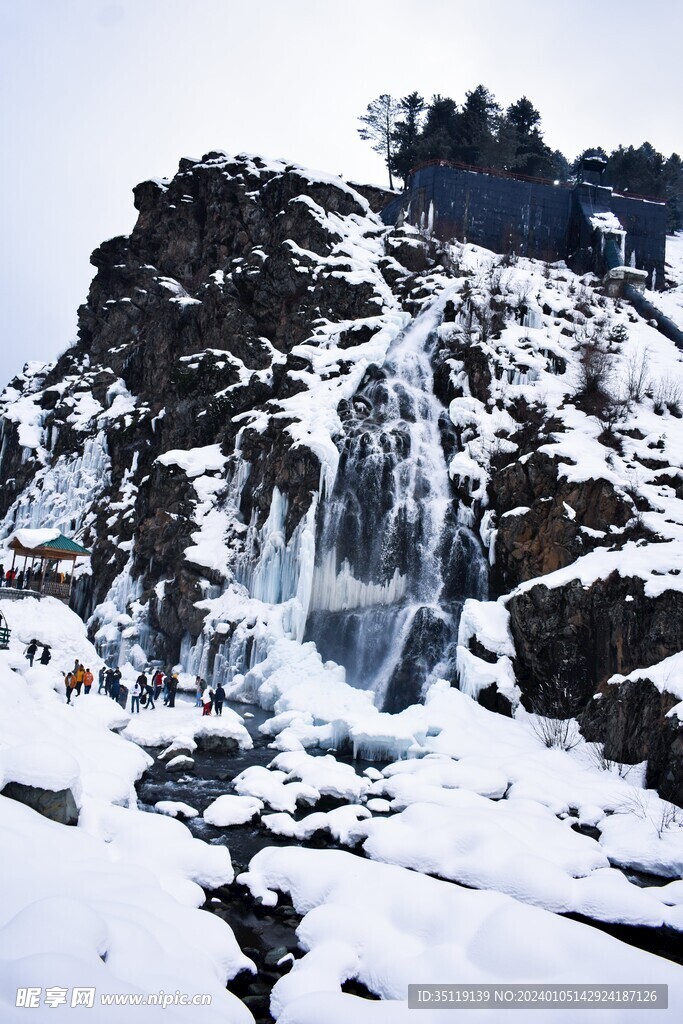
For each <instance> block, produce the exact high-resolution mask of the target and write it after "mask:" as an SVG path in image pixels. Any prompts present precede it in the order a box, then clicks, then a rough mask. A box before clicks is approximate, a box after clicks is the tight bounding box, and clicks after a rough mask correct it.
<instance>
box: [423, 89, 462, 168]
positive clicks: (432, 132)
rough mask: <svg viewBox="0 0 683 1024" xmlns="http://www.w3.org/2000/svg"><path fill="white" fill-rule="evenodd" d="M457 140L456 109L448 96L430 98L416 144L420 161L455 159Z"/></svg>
mask: <svg viewBox="0 0 683 1024" xmlns="http://www.w3.org/2000/svg"><path fill="white" fill-rule="evenodd" d="M457 138H458V108H457V106H456V104H455V103H454V101H453V100H452V99H449V97H448V96H440V95H439V94H438V93H437V94H436V95H435V96H432V99H431V102H430V104H429V107H428V108H427V116H426V117H425V121H424V127H423V129H422V133H421V135H420V138H419V140H418V143H417V156H418V158H419V159H420V160H433V159H435V158H438V157H442V158H443V159H446V160H447V159H449V158H450V159H455V147H456V144H457Z"/></svg>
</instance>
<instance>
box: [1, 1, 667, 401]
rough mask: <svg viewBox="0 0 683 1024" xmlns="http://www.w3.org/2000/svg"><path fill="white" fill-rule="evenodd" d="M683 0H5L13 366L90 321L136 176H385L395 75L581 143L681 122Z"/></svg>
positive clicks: (401, 86)
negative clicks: (366, 121)
mask: <svg viewBox="0 0 683 1024" xmlns="http://www.w3.org/2000/svg"><path fill="white" fill-rule="evenodd" d="M682 12H683V4H681V3H680V2H679V0H650V2H649V3H647V4H643V3H642V2H640V0H638V2H636V0H572V2H571V3H570V2H568V0H514V2H508V0H343V2H342V0H258V2H254V3H249V2H248V0H0V83H1V86H0V87H1V89H2V93H1V95H2V104H1V105H0V119H1V120H0V133H1V134H0V139H1V142H2V152H3V153H4V156H3V158H2V160H1V161H0V203H1V212H2V225H3V228H2V246H1V248H0V261H1V266H0V271H1V272H0V290H1V293H0V309H1V310H2V320H1V325H2V326H1V329H0V330H1V333H0V354H1V355H2V363H1V364H0V365H1V370H2V372H0V386H1V385H2V384H4V382H5V381H7V380H8V379H9V378H10V377H11V376H12V374H13V373H15V372H16V371H17V370H19V369H20V368H21V366H22V364H23V362H24V361H25V360H27V359H50V358H54V357H55V356H56V355H57V354H58V353H59V352H60V351H63V349H64V348H65V347H66V346H67V345H68V344H69V342H70V341H71V340H72V339H73V338H74V337H75V329H76V309H77V307H78V305H79V304H80V303H81V302H83V301H84V300H85V297H86V294H87V289H88V284H89V281H90V279H91V278H92V276H93V274H94V268H92V267H91V266H90V264H89V262H88V260H89V255H90V252H91V251H92V250H93V249H94V248H95V247H96V246H97V245H98V244H99V243H100V241H102V240H103V239H105V238H108V237H111V236H112V235H115V234H125V233H128V232H129V231H130V230H131V228H132V226H133V223H134V219H135V210H134V208H133V203H132V195H131V191H130V190H131V188H132V187H133V186H134V185H135V184H136V183H137V182H139V181H142V180H144V179H145V178H149V177H158V176H171V175H172V174H173V173H174V171H175V170H176V168H177V164H178V159H179V158H180V157H181V156H197V157H198V156H201V155H202V153H205V152H207V151H208V150H210V149H225V150H227V151H228V152H233V153H238V152H240V151H248V152H257V153H258V152H261V153H264V154H266V155H269V156H284V157H287V158H289V159H291V160H294V161H297V162H299V163H303V164H306V165H309V166H311V167H314V168H318V169H324V170H328V171H332V172H336V173H341V174H343V175H344V176H345V177H347V178H356V179H358V180H366V181H368V180H369V181H378V182H381V183H383V182H384V181H385V172H384V168H383V166H382V163H381V159H380V157H379V156H377V155H375V154H374V153H373V152H372V150H371V149H370V147H369V144H368V143H364V142H361V141H360V139H359V138H358V135H357V132H356V128H357V121H356V118H357V117H358V115H359V114H361V113H363V112H364V110H365V107H366V105H367V103H368V102H369V101H370V100H372V99H373V98H375V97H376V96H377V95H379V94H380V93H382V92H389V93H392V94H393V95H395V96H397V97H400V96H403V95H406V94H407V93H409V92H411V91H412V90H413V89H416V90H417V91H418V92H420V93H421V94H422V95H423V96H425V97H426V98H429V97H430V96H431V95H432V94H433V93H437V92H440V93H442V94H444V95H448V96H451V97H453V99H455V100H456V101H460V100H461V99H463V98H464V95H465V92H466V91H467V90H468V89H472V88H474V87H475V86H476V85H477V84H479V83H480V82H481V83H483V84H484V85H486V86H487V87H488V88H489V89H491V91H492V92H493V93H494V94H495V95H496V97H497V99H498V100H499V102H501V103H502V104H503V105H507V104H509V103H511V102H513V101H514V100H516V99H518V98H519V97H520V96H521V95H523V94H526V95H527V96H528V97H529V98H530V99H531V101H532V102H533V103H534V104H535V105H536V107H537V108H538V109H539V110H540V112H541V114H542V117H543V127H544V129H545V137H546V141H547V142H548V144H549V145H550V146H552V147H553V148H558V149H561V150H562V151H563V152H564V153H565V155H567V156H568V157H570V158H572V157H573V156H575V155H576V154H577V153H578V152H579V151H580V150H581V149H583V148H585V147H586V146H589V145H598V144H601V145H603V146H604V147H605V148H606V149H608V150H609V149H610V148H613V147H615V146H616V145H618V144H619V143H623V144H625V145H628V144H633V145H639V144H640V143H641V142H642V141H644V140H645V139H647V140H649V141H650V142H651V143H652V144H653V145H654V146H656V147H657V148H658V149H659V150H661V151H662V152H664V153H665V154H666V155H668V154H669V153H671V152H672V151H674V150H676V151H678V152H679V153H681V152H682V151H683V138H681V134H682V133H681V114H680V101H681V92H682V90H681V82H682V77H683V73H682V72H681V60H680V53H679V52H677V51H679V49H680V40H681V38H682V37H683V32H682V30H683V13H682Z"/></svg>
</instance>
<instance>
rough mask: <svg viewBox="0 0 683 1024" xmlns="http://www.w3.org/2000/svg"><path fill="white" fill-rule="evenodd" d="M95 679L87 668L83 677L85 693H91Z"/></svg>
mask: <svg viewBox="0 0 683 1024" xmlns="http://www.w3.org/2000/svg"><path fill="white" fill-rule="evenodd" d="M94 678H95V677H94V676H93V674H92V672H91V671H90V669H89V668H86V670H85V675H84V676H83V690H84V692H85V693H90V687H91V686H92V684H93V679H94Z"/></svg>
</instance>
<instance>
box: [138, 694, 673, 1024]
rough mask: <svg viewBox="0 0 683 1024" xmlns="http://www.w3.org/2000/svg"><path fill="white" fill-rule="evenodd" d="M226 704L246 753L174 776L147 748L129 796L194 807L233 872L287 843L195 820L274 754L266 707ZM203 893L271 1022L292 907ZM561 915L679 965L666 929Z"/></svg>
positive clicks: (244, 985)
mask: <svg viewBox="0 0 683 1024" xmlns="http://www.w3.org/2000/svg"><path fill="white" fill-rule="evenodd" d="M226 706H227V707H230V708H232V710H234V711H235V712H236V713H237V714H239V715H241V716H244V715H245V714H250V715H251V716H252V717H251V718H246V719H245V721H244V724H245V726H246V728H247V729H248V731H249V733H250V735H251V738H252V740H253V743H254V746H253V748H252V749H251V750H238V751H236V752H235V753H234V754H221V753H216V752H213V751H200V750H196V751H195V752H194V753H193V755H192V756H193V758H194V761H195V766H194V771H193V773H192V774H181V775H174V774H170V773H169V772H167V771H166V767H165V765H164V764H163V763H162V762H159V761H157V760H156V757H157V755H158V753H159V749H154V748H153V749H149V750H148V753H149V754H150V755H151V756H152V757H154V758H155V762H154V764H153V766H152V767H151V768H150V769H149V770H148V771H147V772H145V774H144V775H143V777H142V778H141V779H140V781H139V782H138V785H137V793H138V806H139V807H140V809H141V810H143V811H148V812H150V813H157V812H155V811H154V805H155V803H157V802H158V801H159V800H176V801H182V802H184V803H187V804H190V806H192V807H194V808H196V809H197V810H198V811H199V814H200V816H199V817H196V818H189V819H181V820H182V821H183V822H184V824H185V825H187V827H188V828H189V830H190V831H191V833H192V835H194V836H196V837H197V838H198V839H202V840H204V842H207V843H211V844H221V845H225V846H227V847H228V848H229V850H230V855H231V858H232V863H233V867H234V870H235V875H236V876H237V875H238V874H239V873H240V872H241V871H244V870H246V868H247V866H248V864H249V861H250V860H251V858H252V857H253V856H254V855H255V854H256V853H258V851H259V850H261V849H262V848H263V847H265V846H282V847H286V846H291V845H293V843H295V841H294V840H292V839H289V838H285V837H281V836H277V835H275V834H274V833H272V832H270V831H269V830H268V829H267V828H266V827H265V826H264V825H262V824H261V823H260V819H257V820H256V821H253V822H249V823H247V824H244V825H231V826H229V827H217V826H214V825H209V824H208V823H207V822H205V821H204V819H203V818H202V817H201V815H202V814H203V812H204V810H205V809H206V808H207V807H208V806H209V804H210V803H212V802H213V801H214V800H216V799H217V798H218V797H219V796H221V795H223V794H224V793H226V792H228V791H229V787H230V782H231V781H232V779H233V778H234V777H235V776H236V775H238V774H239V773H240V772H242V771H244V769H245V768H248V767H250V766H251V765H262V766H264V767H265V766H266V765H268V764H269V763H270V762H271V761H272V760H273V758H274V757H275V756H276V754H277V751H275V750H273V749H272V748H270V747H269V746H268V744H269V743H270V742H271V738H270V737H264V736H262V735H261V734H260V733H259V731H258V728H259V725H261V724H262V723H263V722H265V721H267V720H268V719H269V718H270V717H271V713H270V712H269V711H263V710H262V709H261V708H259V707H256V706H252V705H245V704H239V703H234V702H230V701H226ZM198 714H199V710H198ZM309 753H311V754H316V751H315V750H312V751H309ZM320 753H321V754H322V753H323V752H322V751H320ZM335 757H336V758H337V760H339V761H342V762H344V763H346V764H350V765H353V767H354V769H355V770H356V772H358V773H362V772H363V771H364V769H365V768H366V767H369V766H370V765H373V766H374V767H377V764H376V763H375V762H370V761H362V760H354V759H353V757H352V756H351V754H350V753H348V754H345V753H341V752H335ZM346 803H348V801H347V800H343V799H334V798H331V797H323V798H322V799H321V800H319V801H318V802H317V803H316V805H315V810H316V811H329V810H332V808H334V807H339V806H341V805H343V804H346ZM311 810H312V808H311V807H304V808H300V809H298V810H297V813H296V814H295V815H294V817H295V818H297V819H298V818H300V817H303V816H304V815H306V814H309V813H310V812H311ZM296 845H299V846H306V847H309V848H313V849H324V848H330V849H342V850H345V851H346V852H348V853H352V854H355V855H356V856H360V857H363V856H365V854H364V853H363V850H362V848H361V847H360V845H359V846H357V847H356V848H355V849H354V848H353V847H348V846H342V845H341V844H338V843H336V842H335V840H334V839H333V838H332V837H331V836H330V835H329V833H328V832H316V833H315V834H314V835H313V836H311V837H310V839H307V840H302V841H301V842H297V843H296ZM624 874H625V875H626V876H627V877H628V878H629V880H630V881H631V882H634V883H635V884H638V885H642V886H650V885H658V884H659V885H663V884H666V882H667V881H670V879H664V878H659V877H656V876H651V875H644V874H643V875H641V874H640V873H639V872H636V871H633V870H631V869H629V870H628V871H624ZM206 897H207V898H206V903H205V905H204V908H203V909H204V910H207V911H209V912H211V913H214V914H216V915H217V916H218V917H221V918H223V919H224V920H225V921H226V922H227V923H228V924H229V925H230V927H231V928H232V930H233V931H234V933H235V937H236V939H237V941H238V942H239V944H240V947H241V948H242V950H243V951H244V953H245V954H246V955H247V956H249V957H251V959H252V960H253V961H254V963H255V964H256V965H257V968H258V973H257V974H256V975H250V974H247V973H246V972H242V973H241V974H239V975H237V977H236V978H234V979H233V980H232V981H231V982H230V983H229V984H228V988H229V989H230V991H231V992H233V993H234V994H235V995H237V996H238V997H239V998H240V999H242V1001H243V1002H244V1003H245V1004H246V1005H247V1006H248V1007H249V1009H250V1010H251V1012H252V1013H253V1015H254V1019H255V1021H256V1024H273V1018H272V1017H271V1015H270V1012H269V1004H270V991H271V989H272V987H273V985H274V984H275V982H276V981H277V980H278V978H280V977H281V976H282V975H283V974H284V973H286V972H287V971H289V970H290V968H291V964H292V962H293V960H294V959H297V958H298V957H299V956H301V950H300V949H299V947H298V943H297V938H296V929H297V927H298V925H299V922H300V920H301V916H300V915H299V914H297V912H296V911H295V910H294V908H293V906H292V903H291V900H290V899H289V897H288V896H286V895H285V894H282V893H280V894H279V895H278V905H277V906H276V907H263V906H262V905H261V904H260V903H258V902H257V901H256V900H254V898H253V897H252V896H251V894H250V893H249V891H248V890H247V889H246V888H245V887H244V886H241V885H237V884H233V885H231V886H223V887H222V888H220V889H218V890H215V891H210V892H207V894H206ZM566 916H567V917H569V918H571V919H572V920H575V921H581V922H582V923H584V924H588V925H591V926H592V927H594V928H598V929H600V930H601V931H604V932H607V933H608V934H610V935H612V936H614V937H615V938H617V939H620V940H621V941H623V942H626V943H628V944H629V945H633V946H637V947H639V948H640V949H644V950H647V951H648V952H650V953H654V954H656V955H657V956H661V957H665V958H666V959H668V960H672V961H674V962H676V963H679V964H683V948H682V946H683V944H682V943H681V936H680V933H679V932H675V931H673V930H671V929H668V928H647V927H638V926H633V925H621V924H613V923H609V922H604V921H596V920H593V919H592V918H586V917H582V916H580V915H578V914H567V915H566ZM342 990H343V991H344V992H349V993H353V994H356V995H360V996H362V997H364V998H366V999H376V998H378V997H377V996H376V995H374V994H373V993H372V992H370V991H369V990H368V989H366V988H365V986H364V985H362V984H360V983H358V982H355V981H350V982H347V983H345V984H344V985H343V986H342Z"/></svg>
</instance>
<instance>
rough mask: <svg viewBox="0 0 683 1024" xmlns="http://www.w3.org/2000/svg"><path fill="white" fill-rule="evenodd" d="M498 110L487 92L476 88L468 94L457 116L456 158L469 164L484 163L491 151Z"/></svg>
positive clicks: (496, 126) (485, 89)
mask: <svg viewBox="0 0 683 1024" xmlns="http://www.w3.org/2000/svg"><path fill="white" fill-rule="evenodd" d="M499 116H500V107H499V105H498V103H496V99H495V97H494V96H493V94H492V93H490V92H489V90H488V89H487V88H486V87H485V86H483V85H478V86H477V87H476V89H473V90H472V91H471V92H468V93H467V95H466V96H465V103H464V105H463V108H462V111H461V112H460V115H459V117H458V145H457V156H456V159H458V160H463V161H464V162H465V163H468V164H481V163H487V162H488V161H489V160H490V159H491V157H492V155H493V150H494V142H495V135H496V131H497V128H498V119H499Z"/></svg>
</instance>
